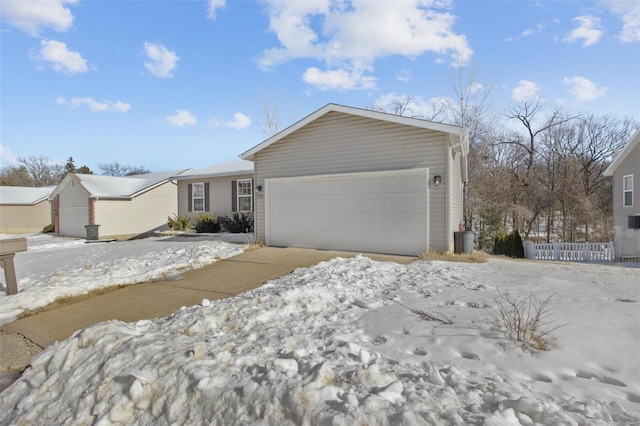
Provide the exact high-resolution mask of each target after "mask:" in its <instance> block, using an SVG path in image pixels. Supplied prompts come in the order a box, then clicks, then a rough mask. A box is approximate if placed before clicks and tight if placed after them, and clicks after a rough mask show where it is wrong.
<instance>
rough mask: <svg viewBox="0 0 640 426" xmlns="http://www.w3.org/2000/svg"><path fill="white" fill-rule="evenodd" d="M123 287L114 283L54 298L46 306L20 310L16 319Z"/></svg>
mask: <svg viewBox="0 0 640 426" xmlns="http://www.w3.org/2000/svg"><path fill="white" fill-rule="evenodd" d="M124 287H126V285H124V284H119V285H114V286H110V287H104V288H98V289H96V290H92V291H90V292H89V293H86V294H81V295H78V296H68V297H61V298H59V299H56V300H55V301H54V302H53V303H50V304H48V305H47V306H42V307H40V308H36V309H27V310H26V311H23V312H21V313H20V314H19V315H18V317H17V319H21V318H26V317H30V316H32V315H37V314H40V313H42V312H47V311H51V310H53V309H58V308H61V307H63V306H68V305H73V304H74V303H78V302H82V301H83V300H88V299H91V298H93V297H96V296H100V295H102V294H107V293H111V292H113V291H116V290H120V289H121V288H124Z"/></svg>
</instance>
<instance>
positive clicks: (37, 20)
mask: <svg viewBox="0 0 640 426" xmlns="http://www.w3.org/2000/svg"><path fill="white" fill-rule="evenodd" d="M77 2H78V1H77V0H2V7H0V18H1V20H2V22H6V23H8V24H10V25H12V26H14V27H16V28H19V29H20V30H22V31H24V32H26V33H28V34H31V35H33V36H37V35H38V34H40V31H41V30H42V29H44V28H51V29H53V30H55V31H67V30H68V29H69V28H71V25H72V24H73V15H72V14H71V11H70V10H69V9H68V8H67V7H66V5H67V4H76V3H77Z"/></svg>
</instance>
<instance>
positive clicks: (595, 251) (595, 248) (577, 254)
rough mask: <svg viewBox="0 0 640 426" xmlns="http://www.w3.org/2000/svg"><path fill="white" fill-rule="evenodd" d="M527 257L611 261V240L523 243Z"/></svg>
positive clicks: (566, 260)
mask: <svg viewBox="0 0 640 426" xmlns="http://www.w3.org/2000/svg"><path fill="white" fill-rule="evenodd" d="M524 257H526V258H527V259H539V260H559V261H565V262H613V258H614V251H613V241H611V242H608V243H532V242H529V241H527V242H525V243H524Z"/></svg>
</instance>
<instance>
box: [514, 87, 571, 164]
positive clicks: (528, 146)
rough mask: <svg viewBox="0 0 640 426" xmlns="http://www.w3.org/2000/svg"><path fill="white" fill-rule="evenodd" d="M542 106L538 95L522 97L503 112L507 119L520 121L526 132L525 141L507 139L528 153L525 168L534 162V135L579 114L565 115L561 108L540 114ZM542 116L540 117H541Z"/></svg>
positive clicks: (542, 109)
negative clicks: (547, 113) (529, 97)
mask: <svg viewBox="0 0 640 426" xmlns="http://www.w3.org/2000/svg"><path fill="white" fill-rule="evenodd" d="M543 112H544V108H543V106H542V101H541V99H540V97H539V96H536V97H534V98H532V99H524V100H522V101H520V102H517V103H515V104H514V105H512V106H511V107H510V108H509V110H508V111H507V113H506V114H505V115H506V117H507V118H509V119H517V120H518V121H520V123H522V125H523V126H524V128H525V132H526V134H527V136H526V141H518V140H516V141H507V142H506V143H515V144H518V145H520V146H521V147H522V148H524V149H525V150H526V151H527V153H528V154H529V159H528V161H527V169H531V168H532V167H533V165H534V163H535V156H536V148H537V146H536V137H537V136H538V135H539V134H540V133H542V132H544V131H546V130H549V129H550V128H552V127H554V126H558V125H560V124H563V123H567V122H569V121H571V120H573V119H575V118H578V117H579V116H569V115H566V114H565V113H564V112H563V111H562V110H561V109H559V108H557V109H554V110H553V111H552V112H551V114H549V115H548V116H542V115H543ZM541 116H542V117H541Z"/></svg>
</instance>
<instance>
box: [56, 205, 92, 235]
mask: <svg viewBox="0 0 640 426" xmlns="http://www.w3.org/2000/svg"><path fill="white" fill-rule="evenodd" d="M88 224H89V216H88V213H87V208H86V207H68V206H63V207H60V235H64V236H67V237H78V238H83V237H85V236H86V235H87V231H86V229H85V227H84V226H85V225H88Z"/></svg>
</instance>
